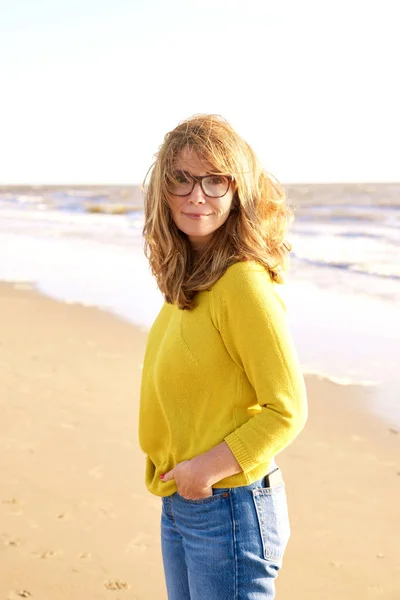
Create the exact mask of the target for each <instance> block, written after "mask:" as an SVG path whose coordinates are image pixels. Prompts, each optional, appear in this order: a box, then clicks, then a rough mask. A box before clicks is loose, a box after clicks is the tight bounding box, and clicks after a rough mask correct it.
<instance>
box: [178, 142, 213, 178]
mask: <svg viewBox="0 0 400 600" xmlns="http://www.w3.org/2000/svg"><path fill="white" fill-rule="evenodd" d="M174 168H175V169H176V170H179V171H189V172H190V173H192V174H193V175H203V174H204V173H212V172H215V168H214V167H213V165H211V164H210V163H209V162H208V161H207V160H205V158H203V157H201V156H200V154H199V153H198V152H196V150H195V149H194V148H191V147H186V148H184V149H183V150H181V152H179V153H178V154H177V156H176V157H175V160H174Z"/></svg>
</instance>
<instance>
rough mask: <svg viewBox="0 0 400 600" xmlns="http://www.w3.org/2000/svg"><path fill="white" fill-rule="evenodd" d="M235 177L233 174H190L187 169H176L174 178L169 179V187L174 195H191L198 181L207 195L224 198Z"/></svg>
mask: <svg viewBox="0 0 400 600" xmlns="http://www.w3.org/2000/svg"><path fill="white" fill-rule="evenodd" d="M232 180H233V177H232V176H231V175H199V176H197V175H189V173H186V172H185V171H175V173H174V174H173V179H168V180H167V189H168V191H169V192H170V194H172V195H173V196H190V194H191V193H192V192H193V190H194V186H195V185H196V182H199V184H200V187H201V189H202V191H203V194H204V195H205V196H208V197H209V198H222V196H225V194H227V192H228V190H229V186H230V184H231V181H232Z"/></svg>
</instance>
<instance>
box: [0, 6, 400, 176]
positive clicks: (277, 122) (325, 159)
mask: <svg viewBox="0 0 400 600" xmlns="http://www.w3.org/2000/svg"><path fill="white" fill-rule="evenodd" d="M399 17H400V5H399V3H398V0H376V1H370V0H362V1H361V0H360V1H359V0H335V1H328V0H327V1H325V2H322V1H321V0H302V1H300V0H274V1H270V0H246V1H244V0H241V1H239V0H0V78H1V79H0V82H1V85H0V184H29V183H30V184H43V183H47V184H53V183H54V184H69V183H75V184H76V183H87V184H97V183H109V184H129V183H137V182H141V181H142V180H143V178H144V176H145V174H146V171H147V170H148V168H149V167H150V165H151V163H152V162H153V160H154V155H155V153H156V152H157V150H158V148H159V146H160V145H161V143H162V141H163V137H164V135H165V134H166V133H167V132H168V131H170V130H171V129H173V128H174V127H175V126H176V125H177V124H178V123H179V122H180V121H182V120H184V119H185V118H187V117H189V116H191V115H193V114H197V113H218V114H221V115H223V116H224V117H225V118H226V119H228V121H229V122H230V123H231V124H232V125H233V127H234V128H235V129H236V130H237V131H238V133H240V135H242V136H243V137H244V138H245V139H246V140H247V141H248V142H249V143H250V144H251V146H252V147H253V148H254V150H255V151H256V153H257V154H258V156H259V158H260V159H261V161H262V163H263V165H264V166H265V168H266V169H267V170H268V171H269V172H271V173H273V174H274V176H275V177H277V178H278V179H279V180H281V181H282V182H283V183H296V182H370V181H372V182H379V181H400V148H399V146H400V142H399V140H400V117H399V112H400V109H399V107H400V86H399V76H398V71H399V58H400V36H399V35H398V23H399ZM396 73H397V75H396Z"/></svg>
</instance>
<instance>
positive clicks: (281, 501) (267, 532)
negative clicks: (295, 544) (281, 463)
mask: <svg viewBox="0 0 400 600" xmlns="http://www.w3.org/2000/svg"><path fill="white" fill-rule="evenodd" d="M252 494H253V500H254V504H255V508H256V513H257V518H258V524H259V529H260V536H261V541H262V547H263V553H264V558H265V559H266V560H270V561H273V562H278V563H280V562H281V561H282V558H283V554H284V552H285V549H286V546H287V543H288V541H289V537H290V522H289V514H288V507H287V500H286V491H285V484H284V483H280V484H279V485H277V486H275V487H271V488H265V487H260V488H255V489H253V490H252Z"/></svg>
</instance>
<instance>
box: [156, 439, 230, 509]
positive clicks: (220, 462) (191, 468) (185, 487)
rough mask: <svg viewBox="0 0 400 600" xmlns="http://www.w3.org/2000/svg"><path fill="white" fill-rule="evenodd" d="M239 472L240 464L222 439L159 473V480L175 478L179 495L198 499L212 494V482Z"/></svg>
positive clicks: (188, 498)
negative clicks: (165, 471) (212, 446)
mask: <svg viewBox="0 0 400 600" xmlns="http://www.w3.org/2000/svg"><path fill="white" fill-rule="evenodd" d="M241 472H242V468H241V466H240V465H239V463H238V462H237V460H236V458H235V456H234V455H233V454H232V452H231V450H230V448H229V446H228V444H227V443H226V442H225V441H224V442H221V443H220V444H218V446H214V448H211V450H208V451H207V452H204V453H203V454H199V455H198V456H195V457H194V458H192V459H190V460H184V461H182V462H180V463H178V464H176V465H175V467H174V468H173V469H171V470H170V471H168V473H165V474H164V475H161V480H162V481H170V480H171V479H175V483H176V486H177V488H178V493H179V495H180V496H183V497H184V498H186V500H198V499H199V498H208V497H209V496H212V493H213V492H212V486H213V485H214V483H217V482H218V481H221V479H225V477H229V476H230V475H235V474H236V473H241Z"/></svg>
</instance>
